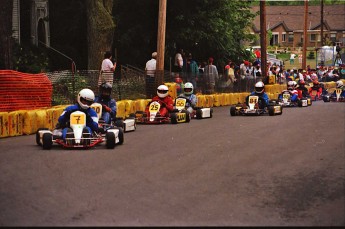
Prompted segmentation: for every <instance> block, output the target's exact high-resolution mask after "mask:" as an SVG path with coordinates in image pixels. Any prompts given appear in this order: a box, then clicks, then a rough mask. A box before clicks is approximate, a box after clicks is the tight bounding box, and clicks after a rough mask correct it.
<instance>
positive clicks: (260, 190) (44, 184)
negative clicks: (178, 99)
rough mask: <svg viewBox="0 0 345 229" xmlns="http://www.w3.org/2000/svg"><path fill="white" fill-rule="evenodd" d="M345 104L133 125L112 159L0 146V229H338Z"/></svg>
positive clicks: (31, 142)
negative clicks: (38, 228)
mask: <svg viewBox="0 0 345 229" xmlns="http://www.w3.org/2000/svg"><path fill="white" fill-rule="evenodd" d="M344 105H345V104H344V103H324V102H322V101H318V102H314V103H313V105H312V106H311V107H306V108H285V109H284V110H283V114H282V115H281V116H260V117H242V116H241V117H240V116H239V117H237V116H236V117H230V115H229V107H228V106H227V107H217V108H214V117H213V118H212V119H204V120H192V121H191V122H190V123H185V124H178V125H169V124H165V125H155V126H148V125H140V126H138V128H137V130H136V131H135V132H130V133H125V142H124V144H123V145H121V146H117V147H115V149H114V150H107V149H106V148H105V145H100V146H98V147H96V148H94V149H90V150H64V149H62V148H60V147H59V146H55V147H54V148H53V149H52V150H50V151H46V150H42V148H41V147H39V146H37V145H36V143H35V135H29V136H19V137H9V138H2V139H0V203H1V207H0V226H345V206H344V205H345V204H344V203H345V198H344V196H345V186H344V182H345V179H344V178H345V163H344V161H345V160H344V142H345V139H344V138H345V125H344V120H345V117H344V116H345V106H344Z"/></svg>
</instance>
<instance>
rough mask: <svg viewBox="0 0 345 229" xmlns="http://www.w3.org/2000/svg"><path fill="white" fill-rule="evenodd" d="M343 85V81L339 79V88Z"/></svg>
mask: <svg viewBox="0 0 345 229" xmlns="http://www.w3.org/2000/svg"><path fill="white" fill-rule="evenodd" d="M343 86H344V83H343V81H341V80H338V81H337V88H341V87H343Z"/></svg>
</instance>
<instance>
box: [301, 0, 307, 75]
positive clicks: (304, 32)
mask: <svg viewBox="0 0 345 229" xmlns="http://www.w3.org/2000/svg"><path fill="white" fill-rule="evenodd" d="M307 40H308V0H304V31H303V52H302V57H303V58H302V69H304V70H306V69H307Z"/></svg>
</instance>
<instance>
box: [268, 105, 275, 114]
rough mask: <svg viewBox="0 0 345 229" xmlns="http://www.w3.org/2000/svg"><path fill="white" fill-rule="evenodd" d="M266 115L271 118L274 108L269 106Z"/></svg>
mask: <svg viewBox="0 0 345 229" xmlns="http://www.w3.org/2000/svg"><path fill="white" fill-rule="evenodd" d="M268 114H269V116H273V115H274V106H269V107H268Z"/></svg>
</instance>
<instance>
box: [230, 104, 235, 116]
mask: <svg viewBox="0 0 345 229" xmlns="http://www.w3.org/2000/svg"><path fill="white" fill-rule="evenodd" d="M230 115H231V116H236V107H234V106H231V107H230Z"/></svg>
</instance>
